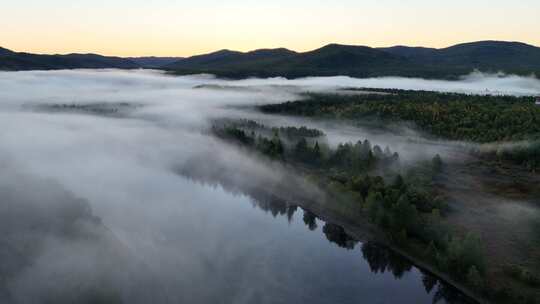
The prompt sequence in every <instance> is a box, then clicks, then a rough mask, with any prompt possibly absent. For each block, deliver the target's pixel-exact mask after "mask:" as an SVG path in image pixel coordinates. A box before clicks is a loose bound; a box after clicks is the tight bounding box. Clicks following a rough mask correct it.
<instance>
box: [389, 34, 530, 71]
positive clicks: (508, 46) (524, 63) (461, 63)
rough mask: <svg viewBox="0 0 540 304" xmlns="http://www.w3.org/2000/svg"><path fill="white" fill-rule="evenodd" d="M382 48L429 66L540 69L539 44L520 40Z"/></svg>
mask: <svg viewBox="0 0 540 304" xmlns="http://www.w3.org/2000/svg"><path fill="white" fill-rule="evenodd" d="M381 50H383V51H386V52H388V53H391V54H394V55H398V56H402V57H404V58H407V59H409V60H411V61H413V62H414V63H415V64H422V65H428V66H441V67H445V68H453V69H456V68H459V69H479V70H487V71H499V70H500V71H508V72H517V73H531V72H538V71H540V48H538V47H535V46H532V45H528V44H525V43H521V42H504V41H479V42H472V43H463V44H458V45H454V46H451V47H448V48H443V49H432V48H421V47H404V46H396V47H391V48H382V49H381Z"/></svg>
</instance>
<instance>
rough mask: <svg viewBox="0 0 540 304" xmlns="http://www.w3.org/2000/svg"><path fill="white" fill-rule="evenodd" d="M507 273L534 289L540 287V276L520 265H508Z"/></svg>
mask: <svg viewBox="0 0 540 304" xmlns="http://www.w3.org/2000/svg"><path fill="white" fill-rule="evenodd" d="M505 272H506V273H507V274H508V275H510V276H511V277H513V278H514V279H516V280H518V281H520V282H523V283H525V284H528V285H530V286H533V287H540V276H539V275H538V274H534V273H533V272H531V271H530V270H528V269H526V268H524V267H522V266H519V265H507V266H506V267H505Z"/></svg>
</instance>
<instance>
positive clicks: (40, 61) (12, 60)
mask: <svg viewBox="0 0 540 304" xmlns="http://www.w3.org/2000/svg"><path fill="white" fill-rule="evenodd" d="M138 67H139V65H138V64H137V63H135V62H134V61H132V60H129V59H126V58H121V57H108V56H101V55H96V54H67V55H40V54H30V53H19V52H13V51H10V50H8V49H5V48H0V70H8V71H20V70H58V69H80V68H88V69H102V68H117V69H134V68H138Z"/></svg>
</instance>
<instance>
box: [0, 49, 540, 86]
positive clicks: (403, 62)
mask: <svg viewBox="0 0 540 304" xmlns="http://www.w3.org/2000/svg"><path fill="white" fill-rule="evenodd" d="M72 68H98V69H99V68H120V69H136V68H157V69H162V70H166V71H168V72H169V73H173V74H179V75H186V74H198V73H211V74H215V75H217V76H219V77H228V78H245V77H276V76H283V77H287V78H297V77H306V76H336V75H345V76H351V77H381V76H404V77H424V78H436V79H454V78H458V77H459V76H461V75H464V74H468V73H470V72H472V71H474V70H480V71H483V72H500V71H501V72H505V73H514V74H519V75H531V74H536V75H540V47H537V46H534V45H530V44H526V43H523V42H517V41H496V40H483V41H476V42H466V43H460V44H456V45H453V46H449V47H445V48H429V47H422V46H412V47H411V46H403V45H397V46H392V47H381V48H373V47H369V46H363V45H346V44H337V43H330V44H327V45H325V46H322V47H320V48H317V49H314V50H311V51H305V52H296V51H293V50H289V49H286V48H273V49H272V48H263V49H256V50H252V51H248V52H240V51H234V50H228V49H222V50H218V51H215V52H211V53H207V54H200V55H195V56H190V57H186V58H176V57H151V56H150V57H127V58H123V57H116V56H103V55H99V54H92V53H88V54H78V53H72V54H66V55H59V54H56V55H44V54H30V53H24V52H13V51H11V50H9V49H6V48H1V47H0V70H40V69H42V70H54V69H72Z"/></svg>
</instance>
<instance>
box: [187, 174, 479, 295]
mask: <svg viewBox="0 0 540 304" xmlns="http://www.w3.org/2000/svg"><path fill="white" fill-rule="evenodd" d="M185 177H187V178H189V179H190V180H192V181H194V182H196V183H199V184H203V185H206V186H208V185H211V186H212V187H222V189H224V190H225V191H227V192H230V193H234V194H236V195H238V194H244V195H247V196H248V197H250V198H251V203H252V205H253V206H254V207H256V208H258V209H260V210H262V211H264V212H265V213H267V214H269V215H271V216H272V217H274V218H277V217H286V219H287V221H288V222H289V223H291V222H292V221H293V220H294V219H295V218H299V217H297V216H296V217H295V214H296V213H300V212H301V219H302V221H303V223H304V224H305V226H306V227H307V229H308V230H309V231H313V232H318V230H319V227H321V226H322V228H321V229H320V230H321V232H322V233H323V234H324V236H325V238H326V239H327V240H328V242H330V243H332V244H334V245H337V246H338V247H340V248H343V249H345V250H347V251H353V250H355V249H356V248H357V247H358V246H357V245H360V252H361V256H362V258H363V260H364V261H366V262H367V265H368V266H369V270H370V271H371V273H373V274H380V275H382V274H385V273H390V274H392V276H393V278H394V279H396V280H405V281H407V280H410V278H407V279H405V278H406V277H407V276H406V274H407V273H409V272H412V271H413V270H414V271H417V272H420V274H421V283H422V285H423V287H424V290H425V293H426V294H427V295H429V296H430V297H431V302H432V303H474V301H473V300H471V299H469V298H468V297H467V296H465V295H464V294H463V293H461V292H460V291H458V290H457V289H456V288H454V287H452V286H450V285H448V284H446V283H444V282H443V281H441V280H439V279H438V278H437V277H435V276H433V275H432V274H430V273H428V272H426V271H423V270H421V269H418V268H416V267H415V266H414V265H413V264H412V263H411V262H410V261H409V260H407V259H405V258H404V257H403V256H401V255H399V254H398V253H396V252H395V251H393V250H390V249H389V248H387V247H385V246H383V245H380V244H378V243H376V242H371V241H367V242H363V243H362V242H359V241H358V240H356V239H355V238H353V237H352V236H351V235H349V234H348V233H347V231H346V230H345V229H344V228H343V227H342V226H339V225H336V224H334V223H331V222H325V221H323V220H322V219H320V218H318V217H317V215H316V214H315V213H313V212H311V211H309V210H307V209H303V208H301V207H300V206H298V205H297V204H294V203H290V202H287V201H285V200H284V199H282V198H280V196H279V194H271V193H268V192H265V191H262V190H261V189H260V188H259V189H245V190H244V191H243V190H242V189H241V187H238V186H236V185H232V184H230V183H221V182H219V181H217V180H215V179H213V178H201V177H200V176H199V177H198V178H194V177H193V176H185ZM350 266H351V269H354V266H355V265H350ZM408 301H409V300H408V299H405V300H404V303H405V302H408Z"/></svg>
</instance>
